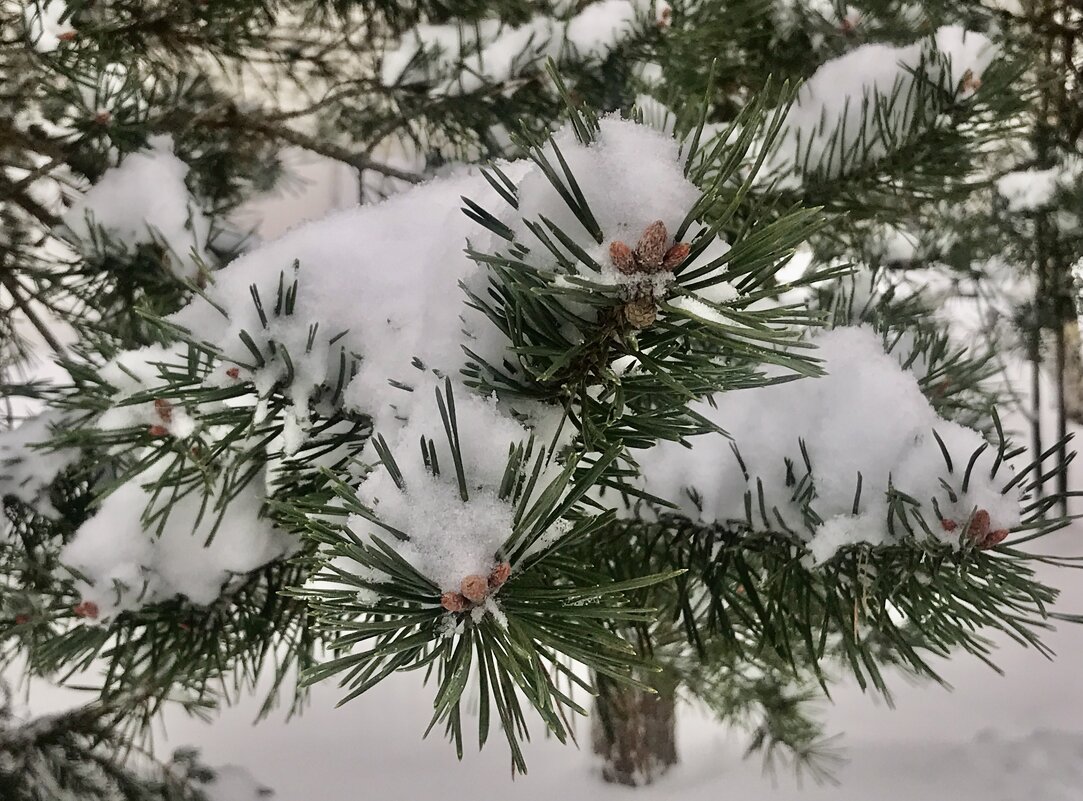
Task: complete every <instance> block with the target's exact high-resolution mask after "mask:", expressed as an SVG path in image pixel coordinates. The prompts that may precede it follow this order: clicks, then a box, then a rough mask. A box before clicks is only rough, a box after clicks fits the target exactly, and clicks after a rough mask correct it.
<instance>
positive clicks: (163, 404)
mask: <svg viewBox="0 0 1083 801" xmlns="http://www.w3.org/2000/svg"><path fill="white" fill-rule="evenodd" d="M154 411H155V413H157V415H158V419H159V420H161V421H162V422H163V423H169V422H171V421H172V420H173V404H172V403H170V402H169V401H167V400H166V399H165V398H155V399H154Z"/></svg>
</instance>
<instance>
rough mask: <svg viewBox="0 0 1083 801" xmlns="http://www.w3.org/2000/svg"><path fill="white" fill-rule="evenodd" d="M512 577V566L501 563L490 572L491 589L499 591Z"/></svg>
mask: <svg viewBox="0 0 1083 801" xmlns="http://www.w3.org/2000/svg"><path fill="white" fill-rule="evenodd" d="M509 576H511V565H510V564H508V563H507V562H501V563H500V564H498V565H497V566H496V567H494V568H493V569H492V570H491V571H490V572H489V589H491V590H499V589H500V588H501V587H503V586H504V583H505V582H506V581H507V580H508V577H509Z"/></svg>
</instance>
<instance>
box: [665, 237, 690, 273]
mask: <svg viewBox="0 0 1083 801" xmlns="http://www.w3.org/2000/svg"><path fill="white" fill-rule="evenodd" d="M691 250H692V246H691V245H689V244H688V243H687V242H678V243H677V244H675V245H674V246H673V247H671V248H670V249H669V250H667V251H666V255H665V256H663V257H662V269H663V270H665V271H666V272H667V273H671V272H673V271H674V270H675V269H676V268H677V267H678V265H680V264H681V262H683V261H684V260H685V259H687V258H688V253H689V252H690V251H691Z"/></svg>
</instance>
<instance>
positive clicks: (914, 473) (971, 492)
mask: <svg viewBox="0 0 1083 801" xmlns="http://www.w3.org/2000/svg"><path fill="white" fill-rule="evenodd" d="M814 341H815V343H816V345H817V347H818V350H817V351H816V355H817V356H818V357H819V358H821V359H823V360H824V362H825V363H824V368H825V370H826V371H827V374H826V375H825V376H823V377H821V378H815V379H803V380H800V381H793V382H789V383H783V384H778V385H774V386H766V387H760V388H756V389H748V390H739V391H734V392H727V393H723V394H720V395H716V396H714V397H713V398H712V399H711V400H710V402H707V401H702V402H697V403H694V404H693V408H694V409H695V410H696V411H698V412H700V413H702V414H703V415H704V416H705V417H707V418H708V419H709V420H711V421H712V422H713V423H715V424H716V425H718V426H719V427H720V428H722V429H723V430H725V431H726V432H727V433H728V434H729V435H730V436H731V437H732V443H731V442H730V441H729V440H727V439H726V438H724V437H723V436H721V435H703V436H701V437H698V438H695V439H693V440H692V441H691V445H692V447H691V448H690V449H689V448H687V447H684V446H682V445H681V444H679V443H676V442H661V443H659V444H658V445H656V446H655V447H653V448H650V449H648V450H647V451H644V452H643V453H642V454H641V455H638V456H637V458H638V461H639V463H640V465H641V469H642V475H643V486H644V489H645V490H646V491H647V492H649V493H651V494H653V495H656V496H659V497H661V498H666V499H668V500H670V501H672V502H675V503H678V504H679V507H680V511H681V512H682V513H683V514H685V515H687V516H689V517H690V518H692V519H695V520H699V521H702V522H704V523H725V522H727V521H739V522H743V521H745V508H746V505H745V504H746V500H745V499H746V493H750V497H751V508H752V510H753V511H752V524H753V527H754V528H767V529H770V530H779V528H780V526H781V525H785V526H786V527H787V528H789V529H791V530H793V531H796V532H799V533H802V534H803V535H804V537H805V538H806V539H807V540H808V547H809V550H810V552H811V555H812V559H813V561H814V562H816V563H822V562H824V561H826V560H828V559H830V558H831V557H832V556H833V555H834V554H835V553H836V551H837V550H838V549H839V548H840V547H842V546H845V545H850V544H854V543H868V544H870V545H885V544H889V543H891V542H892V541H893V537H892V535H891V533H890V529H889V526H888V498H887V492H888V489H889V488H890V487H894V488H896V489H898V490H900V491H902V492H905V493H906V494H907V495H909V496H911V497H912V498H914V499H916V500H917V501H918V502H919V503H920V504H921V505H922V506H921V514H922V517H923V519H924V520H925V521H926V523H927V524H928V526H929V528H930V530H931V532H932V534H933V535H934V536H937V537H940V538H942V539H943V540H945V541H947V542H957V541H958V540H959V537H960V534H961V533H962V532H961V528H962V526H963V524H964V523H965V522H966V521H967V520H969V519H970V517H971V515H972V514H974V513H975V512H976V511H981V510H984V511H985V512H987V513H988V515H989V528H990V530H1001V529H1009V528H1011V527H1012V526H1014V525H1017V524H1018V522H1019V519H1020V518H1019V498H1018V493H1015V492H1009V493H1008V494H1006V495H1004V494H1001V489H1002V488H1003V487H1004V486H1005V485H1006V484H1008V483H1009V481H1010V480H1011V479H1012V478H1013V475H1014V473H1013V471H1012V470H1011V469H1010V468H1008V467H1006V466H1004V465H1000V466H999V467H998V472H997V473H996V475H995V476H992V475H991V473H992V469H993V466H994V463H995V461H996V454H997V448H996V447H995V446H993V445H991V444H987V443H986V440H985V439H984V438H983V437H982V435H981V434H979V433H978V432H976V431H974V430H972V429H969V428H965V427H963V426H960V425H958V424H956V423H952V422H950V421H947V420H944V419H942V418H940V417H939V416H937V414H936V412H935V411H934V410H933V408H932V406H930V405H929V402H928V400H926V398H925V396H924V395H922V393H921V390H920V389H919V387H918V384H917V381H916V379H915V378H914V376H913V375H912V374H911V373H909V372H907V371H906V370H904V369H903V368H902V367H900V366H899V364H898V362H897V361H896V360H895V359H894V358H893V357H891V356H889V355H888V354H886V353H885V352H884V349H883V346H882V344H881V342H880V339H879V337H878V336H877V335H876V334H875V333H874V332H873V331H872V330H871V329H868V328H838V329H835V330H833V331H829V332H826V333H824V334H822V335H820V336H818V337H816V338H815V340H814ZM934 431H935V432H936V433H937V434H939V436H940V438H941V440H942V441H943V442H944V446H945V448H946V449H947V451H948V454H949V455H950V457H951V460H952V468H953V469H952V470H949V469H948V466H947V464H946V461H945V458H944V454H943V452H942V450H941V448H940V445H939V444H938V442H937V440H936V438H935V436H934V434H933V432H934ZM802 443H803V444H804V451H805V453H807V454H808V460H809V462H810V464H811V468H812V472H811V480H812V483H813V485H814V487H815V491H814V493H813V494H812V497H811V500H809V502H808V508H809V509H811V510H812V511H813V512H814V514H815V517H814V518H810V517H808V516H806V514H805V512H804V510H803V504H802V503H801V502H800V501H799V500H796V499H795V498H794V495H795V490H797V489H799V488H801V486H802V478H803V477H804V476H805V474H806V472H807V468H806V466H805V459H804V456H803V454H802V449H801V445H802ZM983 446H985V448H984V450H981V449H982V447H983ZM979 450H980V451H981V452H980V453H979V455H978V457H977V458H976V460H975V461H974V463H973V467H972V469H971V476H970V481H969V483H968V486H967V489H966V490H965V491H964V490H963V488H962V482H963V475H964V471H965V470H966V468H967V466H968V464H969V463H970V460H971V457H972V456H973V454H974V453H976V452H978V451H979ZM738 453H739V456H738ZM742 464H743V468H742ZM746 473H747V475H746ZM859 475H860V477H861V487H862V489H861V493H860V498H859V501H858V505H857V509H856V511H855V509H854V502H855V497H856V496H857V484H858V476H859ZM941 479H943V480H944V482H945V483H946V484H947V485H948V486H949V487H950V488H951V489H950V491H949V489H947V488H946V487H945V486H944V484H942V483H941ZM759 487H762V492H763V499H764V506H765V508H766V511H767V515H768V520H767V521H766V522H765V521H763V520H762V519H761V512H760V511H759V510H760V503H759ZM953 494H954V496H955V500H952V497H951V496H952V495H953ZM934 499H935V501H936V506H935V507H934V505H933V501H934ZM935 508H939V510H940V513H941V514H942V516H943V520H947V521H950V523H954V524H955V527H954V528H953V527H952V526H951V525H950V523H949V525H948V527H947V528H945V527H944V525H943V524H942V520H941V517H940V516H938V515H937V514H936V513H935V512H934V509H935ZM774 510H777V512H778V515H779V517H781V520H782V523H781V524H780V523H779V522H778V519H777V518H776V517H775V515H774ZM904 534H905V531H904V530H903V527H902V525H901V524H896V536H903V535H904Z"/></svg>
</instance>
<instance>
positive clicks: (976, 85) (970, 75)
mask: <svg viewBox="0 0 1083 801" xmlns="http://www.w3.org/2000/svg"><path fill="white" fill-rule="evenodd" d="M959 88H961V89H962V90H963V91H964V92H976V91H978V90H979V89H981V78H979V77H978V76H977V75H975V74H974V70H967V71H966V72H964V73H963V79H962V80H961V81H959Z"/></svg>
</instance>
